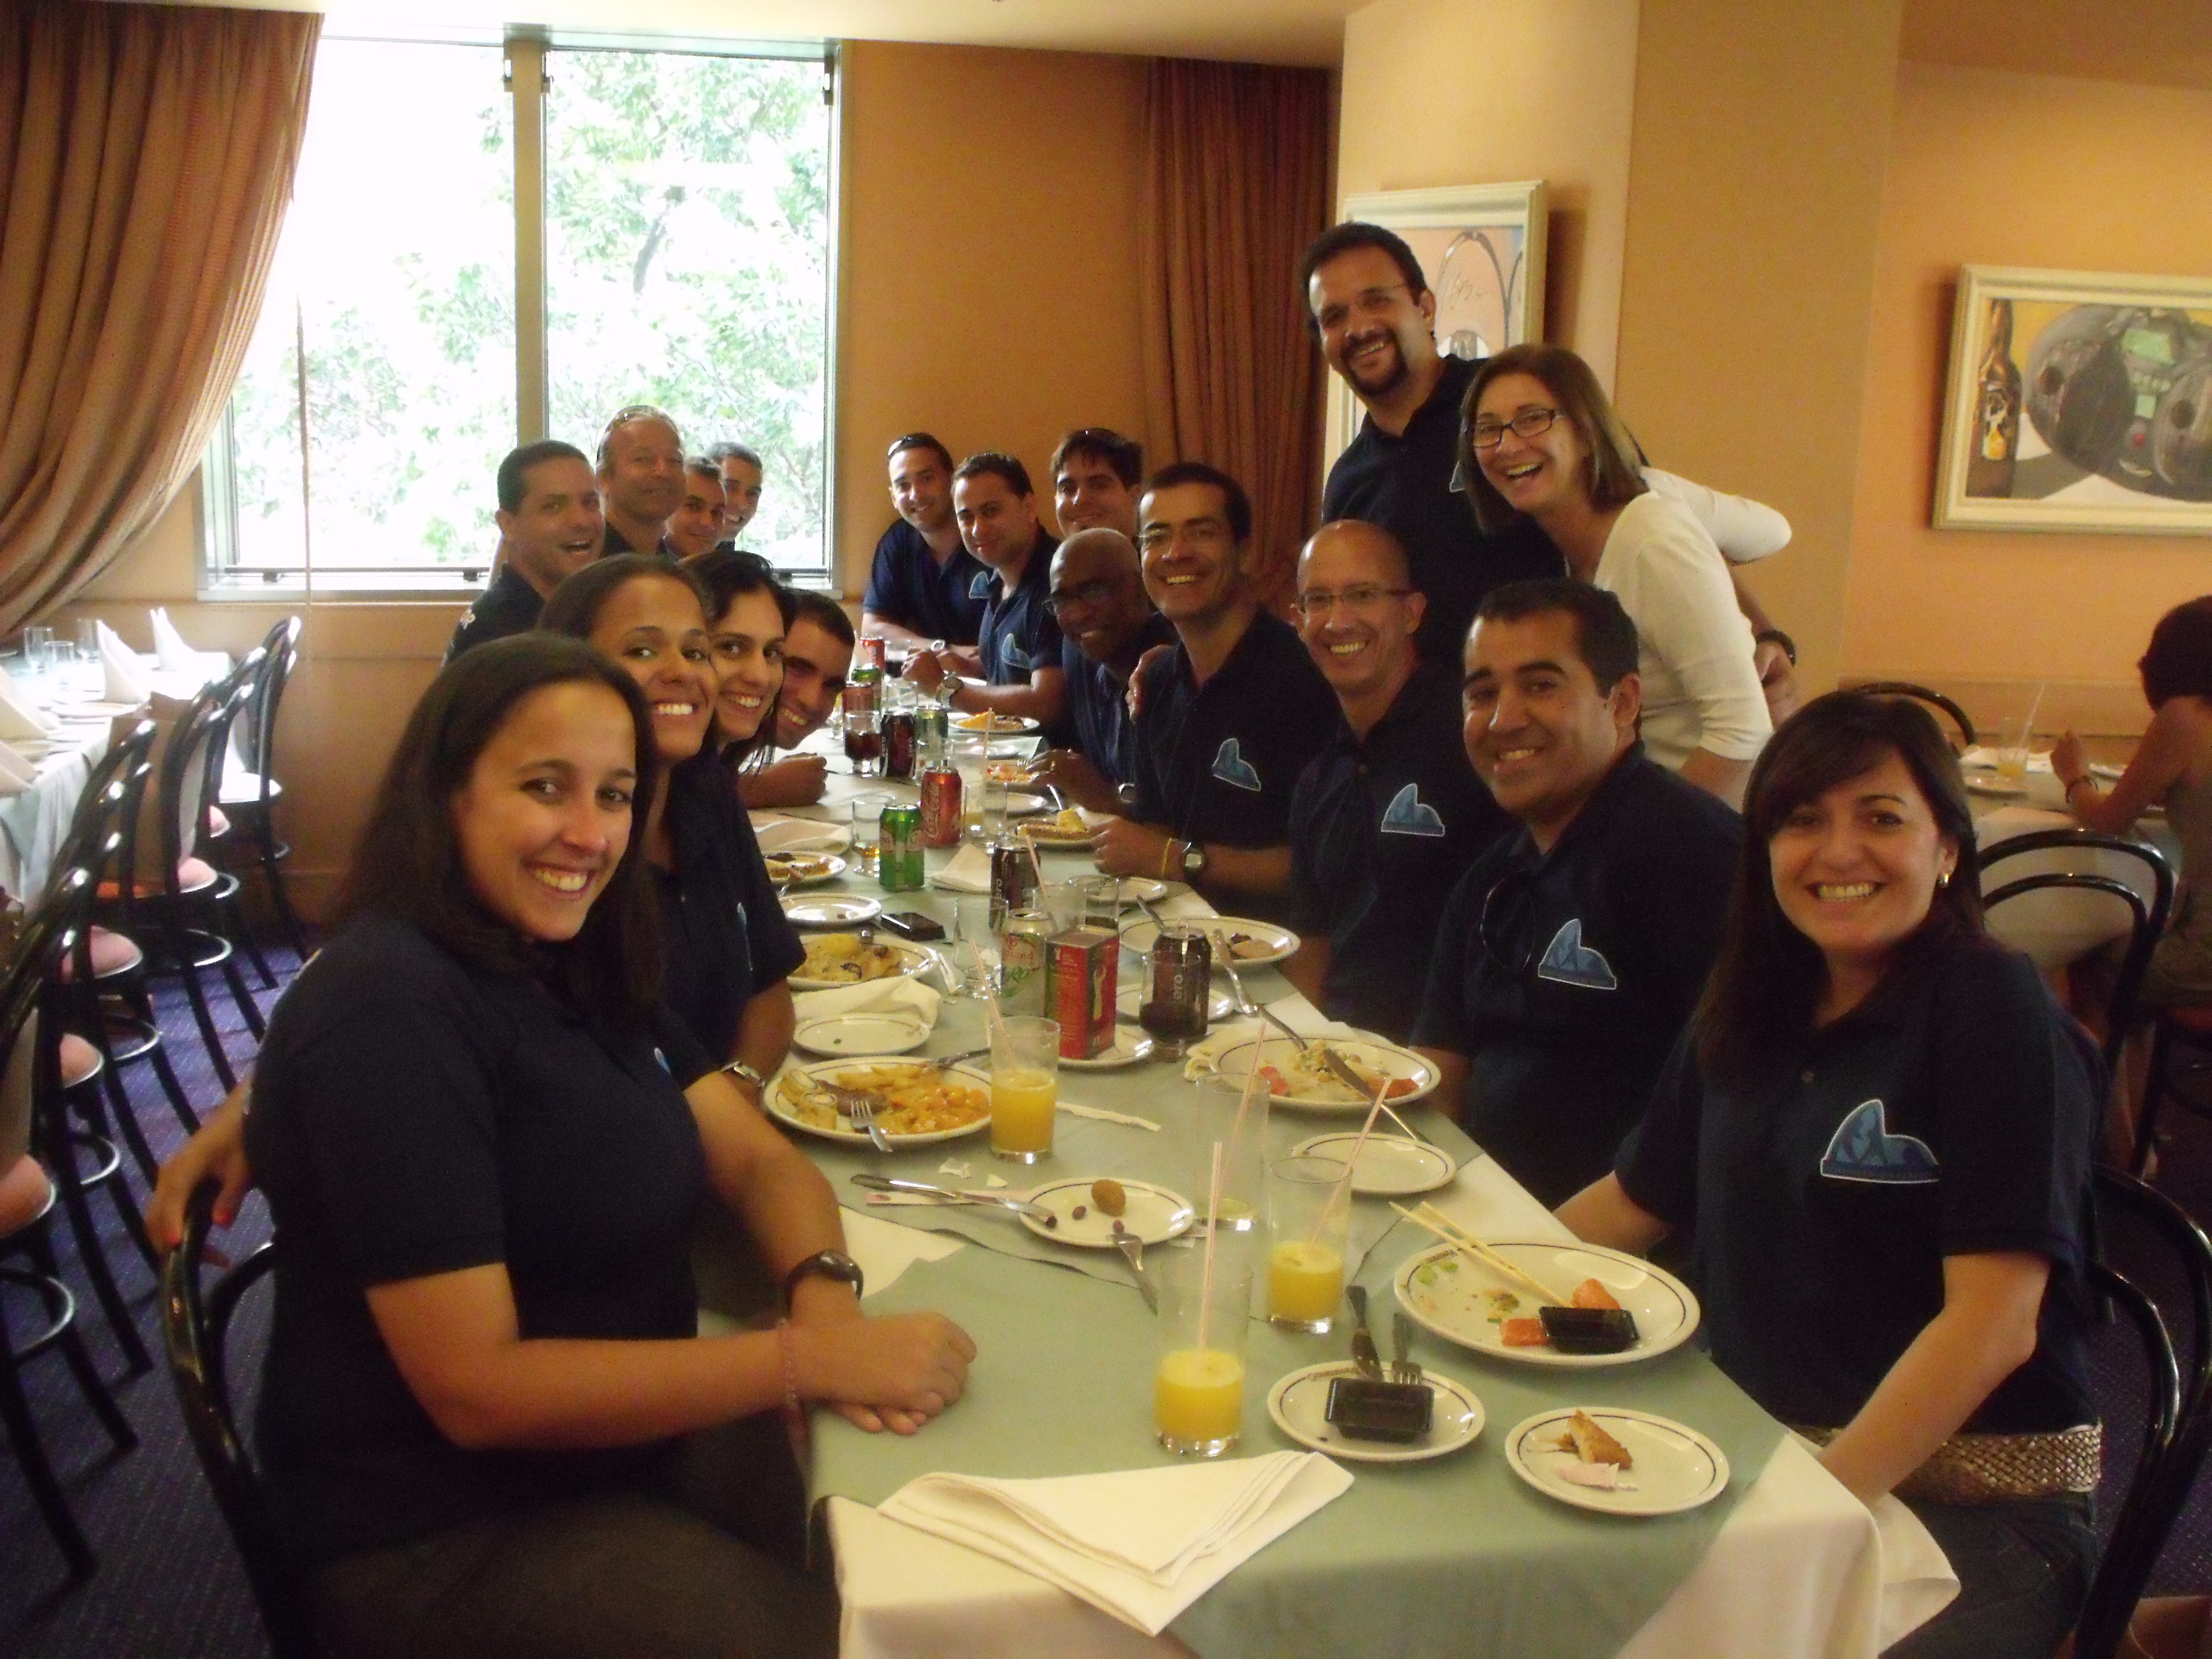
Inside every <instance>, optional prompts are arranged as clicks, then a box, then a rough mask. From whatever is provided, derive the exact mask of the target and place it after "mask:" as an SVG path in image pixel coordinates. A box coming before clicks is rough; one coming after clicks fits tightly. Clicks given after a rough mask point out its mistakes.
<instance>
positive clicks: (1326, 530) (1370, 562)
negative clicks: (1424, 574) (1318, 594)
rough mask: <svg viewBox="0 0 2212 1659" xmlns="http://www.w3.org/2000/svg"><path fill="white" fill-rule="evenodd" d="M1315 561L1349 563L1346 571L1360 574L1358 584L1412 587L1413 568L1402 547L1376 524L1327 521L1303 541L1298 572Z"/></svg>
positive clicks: (1344, 520)
mask: <svg viewBox="0 0 2212 1659" xmlns="http://www.w3.org/2000/svg"><path fill="white" fill-rule="evenodd" d="M1316 557H1318V558H1321V559H1323V560H1326V561H1327V562H1328V563H1330V564H1331V565H1335V564H1337V563H1339V562H1350V563H1349V565H1348V568H1357V569H1358V570H1359V571H1361V572H1362V573H1363V574H1362V577H1361V580H1365V581H1371V582H1373V583H1375V584H1376V586H1382V587H1411V586H1413V563H1412V562H1411V561H1410V560H1408V559H1407V557H1406V549H1405V546H1404V544H1401V542H1400V541H1399V540H1398V538H1396V537H1395V536H1394V535H1392V534H1391V533H1390V532H1389V531H1387V530H1385V529H1384V528H1383V526H1381V525H1379V524H1368V523H1366V522H1364V520H1359V519H1336V520H1331V521H1330V522H1329V523H1328V524H1325V525H1323V526H1322V527H1321V528H1320V529H1318V530H1316V531H1315V532H1314V533H1313V534H1312V535H1311V536H1310V537H1309V538H1307V540H1306V544H1305V546H1304V548H1303V549H1302V550H1300V551H1299V554H1298V568H1299V569H1300V570H1301V571H1304V569H1305V568H1306V567H1307V564H1308V563H1309V562H1310V561H1311V560H1313V559H1315V558H1316ZM1302 585H1303V584H1302Z"/></svg>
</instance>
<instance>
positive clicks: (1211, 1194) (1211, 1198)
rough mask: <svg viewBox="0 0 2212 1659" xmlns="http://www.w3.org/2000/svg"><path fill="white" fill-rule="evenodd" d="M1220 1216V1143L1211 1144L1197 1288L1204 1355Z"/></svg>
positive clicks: (1200, 1334) (1209, 1321)
mask: <svg viewBox="0 0 2212 1659" xmlns="http://www.w3.org/2000/svg"><path fill="white" fill-rule="evenodd" d="M1220 1214H1221V1143H1220V1142H1219V1141H1218V1140H1217V1141H1215V1142H1214V1143H1213V1179H1212V1181H1210V1182H1207V1183H1206V1272H1205V1275H1204V1277H1203V1278H1202V1279H1200V1282H1199V1286H1198V1351H1199V1352H1200V1353H1204V1352H1206V1336H1207V1335H1208V1334H1209V1333H1210V1332H1211V1330H1212V1323H1213V1235H1214V1233H1215V1232H1216V1231H1218V1229H1217V1228H1216V1227H1215V1225H1214V1223H1215V1220H1216V1219H1217V1218H1218V1217H1219V1215H1220Z"/></svg>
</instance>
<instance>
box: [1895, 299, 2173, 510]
mask: <svg viewBox="0 0 2212 1659" xmlns="http://www.w3.org/2000/svg"><path fill="white" fill-rule="evenodd" d="M1936 527H1937V528H1938V529H1950V530H1995V529H2003V530H2074V531H2102V532H2111V531H2127V532H2140V533H2142V534H2146V535H2162V536H2175V535H2190V534H2195V535H2212V280H2208V279H2206V278H2203V277H2183V276H2103V275H2096V274H2091V273H2086V272H2081V271H2072V270H2023V269H2019V268H2015V267H2009V266H1996V265H1967V266H1966V267H1964V268H1963V269H1962V270H1960V273H1959V298H1958V305H1957V307H1956V309H1955V311H1954V313H1953V315H1952V319H1951V374H1950V386H1949V392H1948V396H1947V397H1946V398H1945V399H1944V408H1943V434H1942V451H1941V454H1940V456H1939V459H1938V461H1937V466H1936Z"/></svg>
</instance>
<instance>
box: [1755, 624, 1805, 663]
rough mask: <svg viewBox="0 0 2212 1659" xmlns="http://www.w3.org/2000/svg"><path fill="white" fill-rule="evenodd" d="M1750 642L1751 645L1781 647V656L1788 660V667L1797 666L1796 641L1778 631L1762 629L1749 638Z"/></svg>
mask: <svg viewBox="0 0 2212 1659" xmlns="http://www.w3.org/2000/svg"><path fill="white" fill-rule="evenodd" d="M1751 642H1752V643H1753V645H1778V646H1780V647H1782V654H1783V655H1784V656H1785V657H1787V658H1789V659H1790V666H1791V667H1792V668H1795V667H1796V665H1797V641H1795V640H1793V639H1791V638H1790V636H1789V635H1787V634H1785V633H1784V632H1783V631H1782V630H1781V629H1778V628H1762V629H1759V632H1757V633H1756V634H1753V635H1752V636H1751Z"/></svg>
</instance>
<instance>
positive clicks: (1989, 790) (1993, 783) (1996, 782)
mask: <svg viewBox="0 0 2212 1659" xmlns="http://www.w3.org/2000/svg"><path fill="white" fill-rule="evenodd" d="M1966 793H1968V794H1970V795H1987V796H1989V797H1990V798H1991V799H1995V800H2018V799H2020V798H2021V797H2022V796H2023V795H2025V794H2027V785H2026V784H2025V783H2023V782H2021V781H2020V780H2019V779H2018V778H2001V777H1999V776H1998V775H1996V773H1994V772H1987V773H1982V774H1979V775H1971V776H1969V777H1968V778H1967V779H1966Z"/></svg>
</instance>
